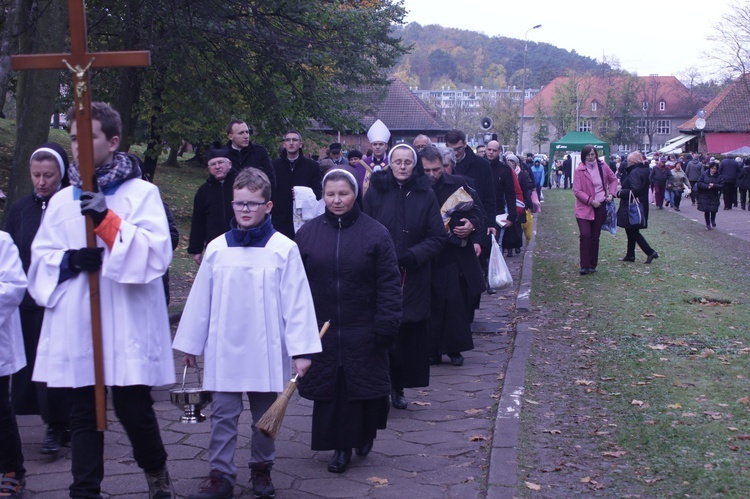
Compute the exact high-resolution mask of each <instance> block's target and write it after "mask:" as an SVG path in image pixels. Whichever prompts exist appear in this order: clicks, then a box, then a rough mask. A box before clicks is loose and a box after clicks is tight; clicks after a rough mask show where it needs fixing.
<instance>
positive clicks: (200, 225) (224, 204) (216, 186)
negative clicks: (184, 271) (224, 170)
mask: <svg viewBox="0 0 750 499" xmlns="http://www.w3.org/2000/svg"><path fill="white" fill-rule="evenodd" d="M236 176H237V173H236V172H235V170H234V169H231V170H229V173H228V174H227V177H226V178H225V179H224V182H219V181H218V180H216V178H215V177H214V176H213V175H211V176H209V177H208V179H206V183H205V184H203V185H201V186H200V187H198V190H197V191H196V193H195V198H194V199H193V218H192V221H191V225H190V242H189V243H188V248H187V252H188V253H189V254H191V255H198V254H201V253H203V250H204V249H205V247H206V245H207V244H208V243H210V242H211V241H213V240H214V239H216V238H217V237H219V236H221V235H223V234H224V233H225V232H227V231H228V230H229V229H230V227H229V222H230V221H231V220H232V218H234V211H233V210H232V198H233V196H234V193H233V192H232V187H233V185H234V179H235V177H236Z"/></svg>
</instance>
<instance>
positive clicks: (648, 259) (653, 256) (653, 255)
mask: <svg viewBox="0 0 750 499" xmlns="http://www.w3.org/2000/svg"><path fill="white" fill-rule="evenodd" d="M657 258H659V253H657V252H656V251H654V252H653V253H651V254H650V255H648V256H647V257H646V261H645V262H643V263H645V264H649V263H651V262H653V261H654V260H656V259H657Z"/></svg>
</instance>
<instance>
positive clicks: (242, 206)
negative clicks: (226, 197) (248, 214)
mask: <svg viewBox="0 0 750 499" xmlns="http://www.w3.org/2000/svg"><path fill="white" fill-rule="evenodd" d="M267 204H268V202H265V203H258V202H256V201H232V209H234V211H245V210H247V211H258V210H259V209H260V207H261V206H265V205H267Z"/></svg>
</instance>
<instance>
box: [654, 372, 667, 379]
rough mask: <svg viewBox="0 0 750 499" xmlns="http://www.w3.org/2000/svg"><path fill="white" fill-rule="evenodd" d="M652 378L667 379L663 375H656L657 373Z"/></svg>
mask: <svg viewBox="0 0 750 499" xmlns="http://www.w3.org/2000/svg"><path fill="white" fill-rule="evenodd" d="M651 376H653V377H654V378H666V376H664V375H663V374H656V373H653V374H652V375H651Z"/></svg>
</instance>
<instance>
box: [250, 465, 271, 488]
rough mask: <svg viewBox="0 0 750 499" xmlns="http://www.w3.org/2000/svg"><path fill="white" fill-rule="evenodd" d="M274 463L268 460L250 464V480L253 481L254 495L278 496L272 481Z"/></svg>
mask: <svg viewBox="0 0 750 499" xmlns="http://www.w3.org/2000/svg"><path fill="white" fill-rule="evenodd" d="M272 466H273V463H272V462H271V461H266V462H263V463H254V464H251V465H250V481H251V482H252V483H253V497H276V489H275V488H274V486H273V482H271V467H272Z"/></svg>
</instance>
